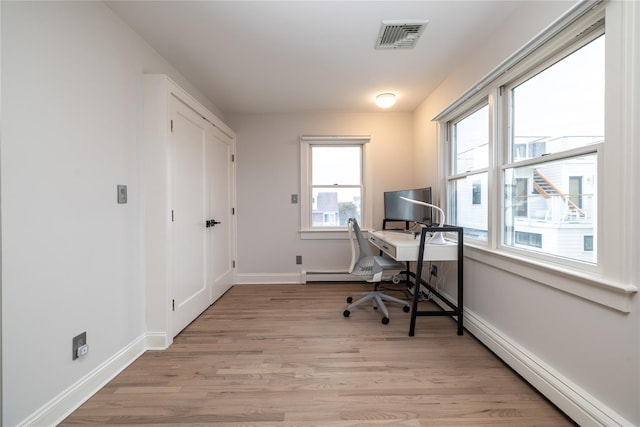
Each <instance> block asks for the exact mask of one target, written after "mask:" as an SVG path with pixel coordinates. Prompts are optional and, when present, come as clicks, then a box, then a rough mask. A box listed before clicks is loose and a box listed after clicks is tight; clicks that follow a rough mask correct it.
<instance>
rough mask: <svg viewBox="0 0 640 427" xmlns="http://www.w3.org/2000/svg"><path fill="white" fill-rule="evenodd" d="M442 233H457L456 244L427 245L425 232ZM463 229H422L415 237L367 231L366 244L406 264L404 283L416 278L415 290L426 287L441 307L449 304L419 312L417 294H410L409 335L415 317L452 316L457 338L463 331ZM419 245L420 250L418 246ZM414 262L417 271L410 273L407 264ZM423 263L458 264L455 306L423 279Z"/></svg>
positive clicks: (412, 328) (397, 233) (446, 227)
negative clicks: (441, 308) (367, 238)
mask: <svg viewBox="0 0 640 427" xmlns="http://www.w3.org/2000/svg"><path fill="white" fill-rule="evenodd" d="M437 230H445V231H446V232H448V233H456V234H457V236H458V241H457V242H446V243H445V244H444V245H441V244H440V245H436V244H430V243H429V241H428V240H429V238H430V237H429V235H428V233H431V232H434V231H437ZM462 240H463V229H462V227H452V226H444V228H437V227H424V228H423V229H422V231H421V232H420V233H419V234H418V235H417V236H416V235H414V234H413V233H406V232H402V231H393V230H380V231H370V232H369V242H370V243H371V244H372V245H374V246H376V247H377V248H379V249H380V250H381V251H382V252H384V253H385V254H387V255H388V256H390V257H391V258H393V259H395V260H396V261H404V262H406V263H407V271H406V274H407V282H409V277H413V278H414V279H415V284H416V285H417V286H418V287H422V286H424V287H426V288H427V289H428V290H429V291H430V292H431V293H433V294H434V295H436V296H437V297H438V298H439V299H440V301H442V303H443V304H444V305H448V306H449V307H450V308H451V310H429V311H419V310H418V302H419V299H420V292H414V293H413V305H412V309H411V324H410V326H409V336H413V335H414V332H415V326H416V317H417V316H451V317H453V318H455V319H456V323H457V325H458V335H462V331H463V322H462V316H463V311H464V310H463V296H462V294H463V291H464V287H463V283H462V275H463V268H462V262H463V253H462V251H463V241H462ZM421 245H422V247H421ZM413 261H415V262H416V271H415V272H412V271H410V270H409V263H410V262H413ZM423 261H457V262H458V295H457V301H456V303H454V302H452V301H450V300H449V299H448V298H445V297H444V296H443V295H441V294H440V292H439V291H438V290H437V289H434V288H433V287H432V286H431V285H430V284H429V282H428V281H425V280H423V279H422V264H423Z"/></svg>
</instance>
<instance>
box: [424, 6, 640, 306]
mask: <svg viewBox="0 0 640 427" xmlns="http://www.w3.org/2000/svg"><path fill="white" fill-rule="evenodd" d="M627 5H628V4H627V3H625V2H602V3H600V4H599V5H598V6H596V7H591V8H590V7H587V6H586V5H585V7H584V8H583V9H582V8H581V10H580V13H578V14H577V15H571V16H569V15H567V16H564V17H563V18H562V19H561V20H560V21H558V22H557V23H556V24H554V25H552V26H551V27H549V29H548V30H545V32H544V34H543V35H541V37H539V38H538V39H536V40H532V41H531V42H530V43H528V44H527V45H525V46H523V47H522V48H521V49H520V50H519V51H517V52H516V53H514V55H513V56H512V57H510V58H508V59H507V60H506V61H505V62H504V63H503V64H501V65H499V66H498V67H497V68H496V69H494V70H493V71H492V72H491V73H490V74H489V75H488V76H486V77H485V78H483V79H482V80H481V81H479V82H477V83H475V84H474V85H473V86H472V87H471V88H469V90H468V91H467V92H466V93H464V94H463V95H462V96H461V97H460V98H459V99H458V100H457V101H456V102H454V103H453V104H452V105H451V106H450V107H448V108H447V109H445V110H444V111H443V112H442V113H440V114H439V115H437V116H436V117H435V119H434V120H436V121H438V123H439V125H440V127H439V129H440V137H441V144H442V153H443V156H444V158H443V159H442V160H443V161H442V165H443V175H442V179H443V183H442V194H443V196H444V198H445V200H446V204H445V206H446V208H447V219H448V220H449V221H450V222H452V223H453V224H456V225H460V226H463V227H464V228H465V247H466V248H465V257H468V258H470V259H474V260H476V261H478V262H481V263H485V264H487V265H491V266H493V267H495V268H499V269H504V270H506V271H509V272H512V273H513V274H516V275H519V276H521V277H526V278H528V279H530V280H532V281H536V282H538V283H540V284H542V285H546V286H550V287H554V288H556V289H560V290H562V291H564V292H567V293H570V294H574V295H579V296H580V297H582V298H585V299H588V300H591V301H595V302H597V303H599V304H603V305H605V306H608V307H611V308H615V309H618V310H620V311H623V312H628V311H629V310H630V307H631V306H632V305H631V297H632V296H633V294H634V293H636V292H637V287H636V286H635V285H632V284H631V281H630V277H631V272H630V262H632V261H631V259H632V258H631V256H632V255H631V254H632V253H635V252H634V248H635V242H634V240H633V236H632V235H631V234H630V233H629V232H628V230H629V229H630V228H633V216H632V215H630V214H629V212H633V211H634V210H636V209H635V206H636V205H637V198H635V194H636V192H635V182H637V177H636V175H638V174H639V173H638V172H636V170H637V168H636V164H637V156H635V155H630V154H631V153H636V150H635V149H634V148H633V147H634V146H635V145H634V144H635V143H636V141H635V140H636V139H637V129H636V127H637V117H636V115H637V114H636V113H637V112H636V111H635V109H634V108H632V107H631V106H632V105H635V102H634V100H635V98H634V95H632V93H634V88H635V87H636V86H637V82H636V80H637V76H636V74H637V73H636V74H634V73H631V72H630V71H629V64H630V63H632V64H635V62H634V61H635V60H636V59H637V47H638V46H637V44H634V43H626V40H630V39H633V40H635V39H634V35H635V33H633V31H632V29H631V27H629V26H626V24H625V22H626V21H624V18H623V17H624V13H623V12H624V9H625V7H626V6H627ZM634 7H636V6H635V4H634ZM605 19H606V23H605ZM605 24H606V27H605ZM605 28H606V32H607V34H605ZM623 41H624V42H623ZM634 58H635V59H634ZM605 69H606V73H607V78H606V79H605V78H604V76H605ZM605 106H606V115H605ZM485 108H486V110H485ZM485 111H486V113H485ZM480 112H482V114H483V115H484V118H483V120H482V122H484V123H486V124H487V125H486V127H485V128H483V130H482V133H483V134H486V135H487V143H486V145H485V146H486V147H487V153H486V160H484V161H485V162H486V163H484V164H485V165H486V166H484V165H483V163H481V162H480V161H478V163H476V162H475V160H476V159H478V158H479V157H477V156H475V155H471V153H470V150H469V147H474V151H475V148H476V147H478V148H479V147H480V144H467V143H466V140H465V139H464V138H466V137H465V133H464V132H461V130H464V129H463V128H464V125H465V124H466V119H468V118H471V117H472V116H473V115H474V113H478V116H479V115H480ZM470 121H471V120H470ZM605 154H606V155H605ZM477 180H480V198H481V204H480V205H476V204H473V202H474V201H475V200H474V196H473V193H474V191H475V192H477V191H478V189H477V183H476V181H477ZM480 207H485V210H484V211H483V212H482V215H484V216H483V217H480V216H477V214H478V212H477V211H476V210H475V209H476V208H480ZM480 218H482V220H479V219H480Z"/></svg>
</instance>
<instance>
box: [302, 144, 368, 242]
mask: <svg viewBox="0 0 640 427" xmlns="http://www.w3.org/2000/svg"><path fill="white" fill-rule="evenodd" d="M368 141H369V137H363V136H355V137H351V136H345V137H323V136H303V137H301V150H300V153H301V168H300V169H301V177H302V180H301V197H300V202H301V206H300V212H301V226H302V231H303V236H302V237H303V238H332V237H331V234H330V233H323V235H322V236H321V237H320V236H319V235H318V233H315V235H305V234H304V233H306V232H332V231H333V232H335V231H338V230H346V228H347V220H348V219H349V218H351V217H355V218H356V219H357V220H358V222H359V223H360V224H362V225H363V226H364V227H366V226H367V225H368V224H369V222H370V219H369V216H370V212H368V210H370V208H369V207H368V205H367V203H370V202H369V199H370V197H368V194H367V191H368V189H369V188H370V186H368V185H366V183H367V179H366V174H365V172H366V167H365V165H366V157H367V150H366V143H367V142H368Z"/></svg>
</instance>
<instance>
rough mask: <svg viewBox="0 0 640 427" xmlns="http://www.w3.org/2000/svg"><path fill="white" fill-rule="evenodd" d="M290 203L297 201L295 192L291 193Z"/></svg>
mask: <svg viewBox="0 0 640 427" xmlns="http://www.w3.org/2000/svg"><path fill="white" fill-rule="evenodd" d="M291 203H298V195H297V194H292V195H291Z"/></svg>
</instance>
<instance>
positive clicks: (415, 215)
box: [384, 187, 433, 225]
mask: <svg viewBox="0 0 640 427" xmlns="http://www.w3.org/2000/svg"><path fill="white" fill-rule="evenodd" d="M400 196H403V197H406V198H408V199H413V200H419V201H421V202H426V203H431V187H425V188H416V189H412V190H398V191H385V193H384V219H385V221H405V222H406V221H410V222H417V223H420V224H425V225H432V219H433V213H432V208H430V207H427V206H422V205H417V204H415V203H409V202H407V201H406V200H402V199H401V198H400Z"/></svg>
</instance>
